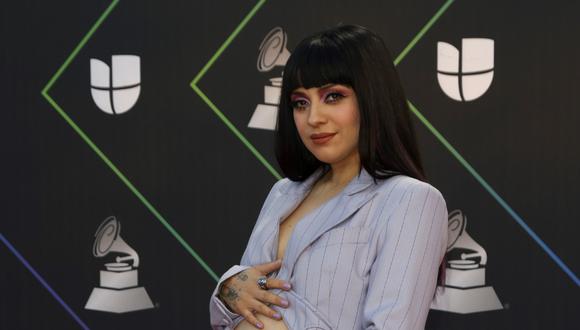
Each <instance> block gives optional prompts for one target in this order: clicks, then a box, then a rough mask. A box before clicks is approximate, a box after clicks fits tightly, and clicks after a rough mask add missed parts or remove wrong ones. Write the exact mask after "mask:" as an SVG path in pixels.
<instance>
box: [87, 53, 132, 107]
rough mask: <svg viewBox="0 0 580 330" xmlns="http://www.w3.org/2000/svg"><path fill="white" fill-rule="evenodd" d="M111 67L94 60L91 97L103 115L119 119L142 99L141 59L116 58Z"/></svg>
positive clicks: (124, 56) (92, 60)
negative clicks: (118, 117) (119, 116)
mask: <svg viewBox="0 0 580 330" xmlns="http://www.w3.org/2000/svg"><path fill="white" fill-rule="evenodd" d="M111 67H112V68H110V67H109V66H108V65H107V64H106V63H105V62H103V61H101V60H98V59H96V58H91V95H92V96H93V101H95V104H96V105H97V106H98V107H99V109H101V110H103V112H105V113H108V114H111V115H120V114H122V113H125V112H127V111H129V110H131V108H132V107H133V106H134V105H135V103H137V99H138V98H139V93H140V92H141V58H140V57H139V56H136V55H113V56H112V58H111Z"/></svg>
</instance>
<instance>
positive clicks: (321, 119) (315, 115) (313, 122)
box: [308, 101, 326, 126]
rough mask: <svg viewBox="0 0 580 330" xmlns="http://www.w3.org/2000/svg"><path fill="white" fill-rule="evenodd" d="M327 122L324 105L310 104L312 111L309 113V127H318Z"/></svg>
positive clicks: (315, 102) (318, 103)
mask: <svg viewBox="0 0 580 330" xmlns="http://www.w3.org/2000/svg"><path fill="white" fill-rule="evenodd" d="M325 122H326V116H325V115H324V104H322V103H320V102H317V101H314V102H312V104H310V111H309V112H308V125H310V126H318V125H320V124H323V123H325Z"/></svg>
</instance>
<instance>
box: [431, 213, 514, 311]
mask: <svg viewBox="0 0 580 330" xmlns="http://www.w3.org/2000/svg"><path fill="white" fill-rule="evenodd" d="M466 225H467V217H466V216H465V215H464V214H463V213H462V212H461V210H454V211H452V212H451V213H449V223H448V244H447V265H446V266H447V267H446V269H445V285H444V286H438V287H437V292H436V295H435V299H434V300H433V303H432V304H431V309H436V310H441V311H446V312H453V313H459V314H468V313H476V312H485V311H492V310H498V309H503V306H502V304H501V302H500V301H499V298H498V297H497V294H496V293H495V290H494V289H493V287H491V286H486V285H485V265H486V264H487V253H486V252H485V250H484V249H483V247H481V245H479V244H477V242H475V241H474V240H473V238H471V236H469V234H468V233H467V231H466V230H465V227H466Z"/></svg>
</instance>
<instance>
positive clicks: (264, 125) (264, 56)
mask: <svg viewBox="0 0 580 330" xmlns="http://www.w3.org/2000/svg"><path fill="white" fill-rule="evenodd" d="M287 41H288V40H287V35H286V33H285V32H284V31H283V30H282V28H280V27H275V28H274V29H272V30H271V31H270V32H268V34H267V35H266V37H265V38H264V40H262V43H261V44H260V54H259V55H258V71H260V72H268V71H270V70H272V69H274V68H275V67H276V66H284V65H286V62H287V61H288V57H290V52H289V51H288V49H287V48H286V43H287ZM270 84H271V85H266V86H264V103H265V104H258V106H256V110H254V113H253V114H252V118H251V119H250V122H249V123H248V127H250V128H257V129H266V130H272V131H273V130H275V129H276V120H277V119H278V105H279V104H280V94H281V91H282V77H275V78H270Z"/></svg>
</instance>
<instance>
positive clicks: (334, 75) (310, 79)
mask: <svg viewBox="0 0 580 330" xmlns="http://www.w3.org/2000/svg"><path fill="white" fill-rule="evenodd" d="M293 55H294V56H292V57H291V59H290V60H289V61H288V63H286V67H285V68H284V78H283V79H284V86H285V87H286V90H285V92H286V93H287V95H283V96H284V97H287V98H288V99H289V98H290V94H291V93H292V92H293V91H294V90H295V89H297V88H300V87H303V88H306V89H308V88H312V87H321V86H324V85H326V84H343V85H348V86H351V87H352V85H353V79H354V74H353V72H352V65H350V63H349V62H350V61H349V59H348V57H347V54H346V53H345V51H344V50H341V49H340V47H339V45H338V44H337V43H336V42H335V41H334V40H331V39H328V38H318V39H313V40H306V42H302V43H300V44H299V45H298V46H297V48H296V49H295V50H294V52H293ZM292 60H294V61H292Z"/></svg>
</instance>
